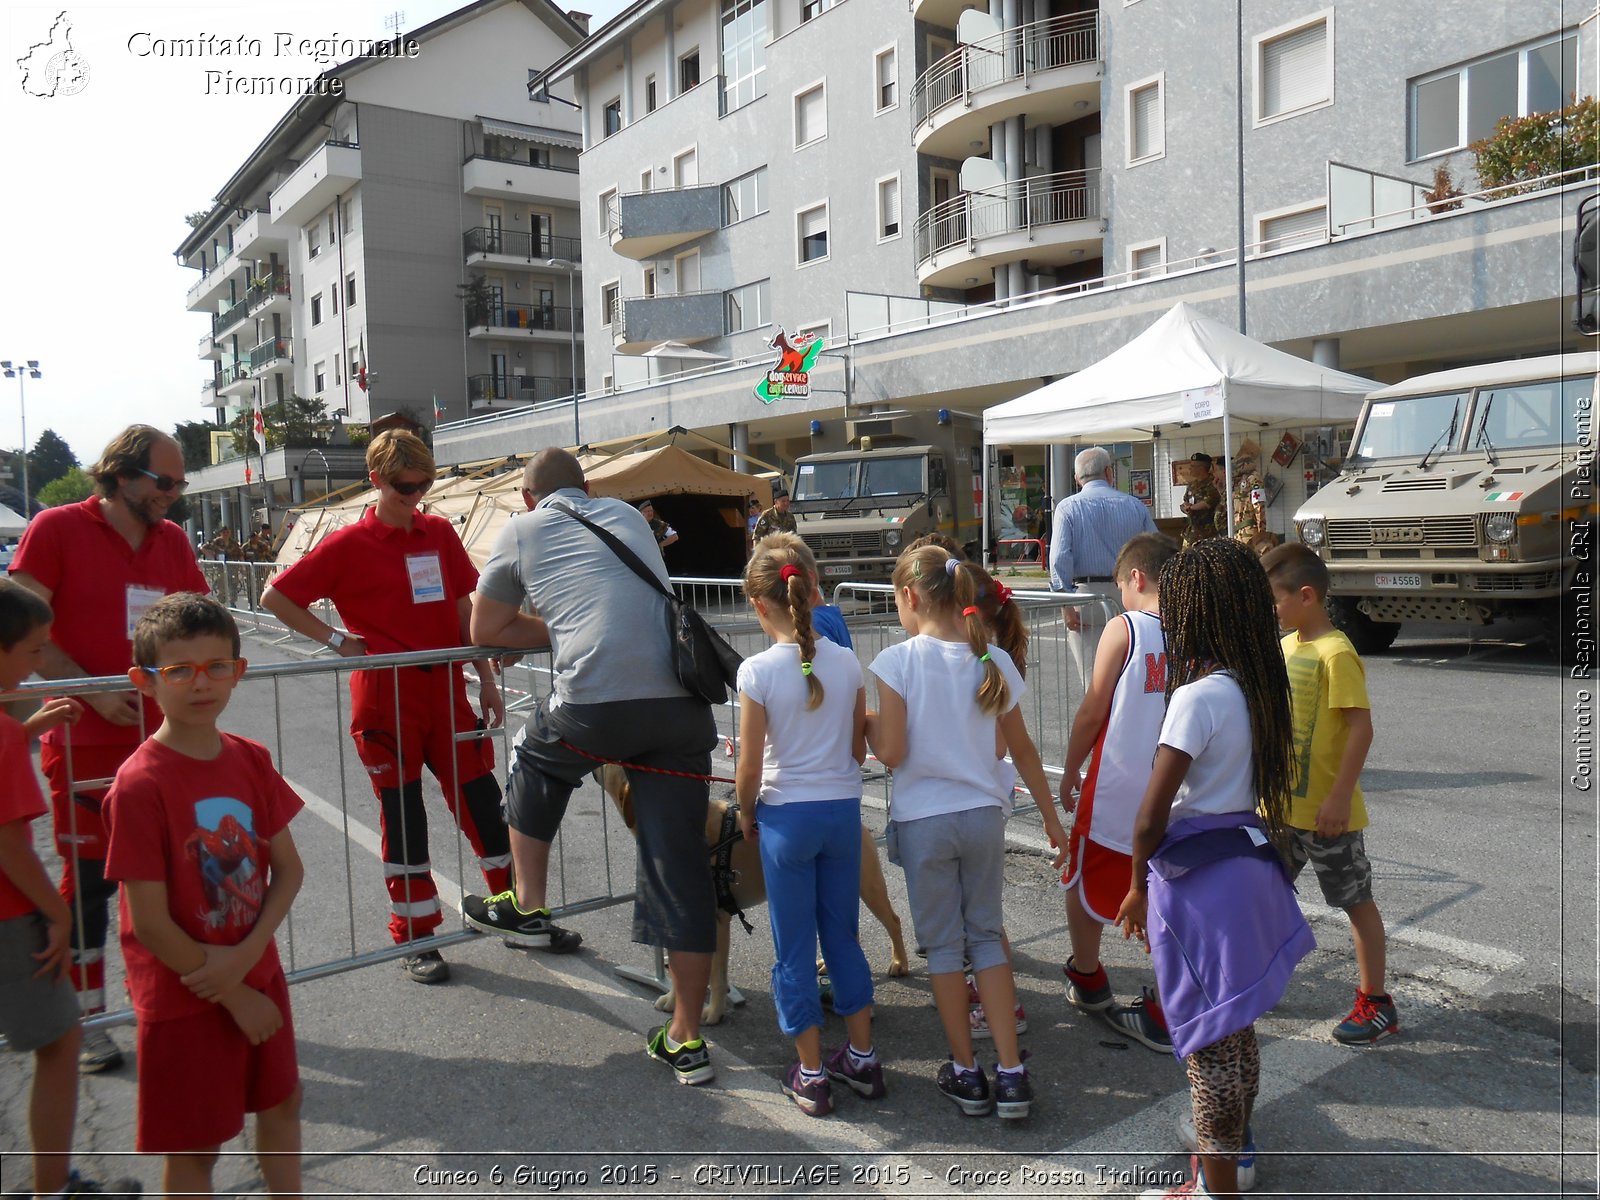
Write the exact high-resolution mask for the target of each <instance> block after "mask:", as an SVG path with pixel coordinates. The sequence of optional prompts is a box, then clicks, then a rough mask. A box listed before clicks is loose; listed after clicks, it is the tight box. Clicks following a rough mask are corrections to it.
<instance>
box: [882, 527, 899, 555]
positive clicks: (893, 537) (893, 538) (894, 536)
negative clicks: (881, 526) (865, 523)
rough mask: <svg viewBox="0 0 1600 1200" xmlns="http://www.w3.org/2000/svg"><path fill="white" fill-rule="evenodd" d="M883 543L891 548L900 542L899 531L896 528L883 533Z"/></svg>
mask: <svg viewBox="0 0 1600 1200" xmlns="http://www.w3.org/2000/svg"><path fill="white" fill-rule="evenodd" d="M883 544H884V545H885V546H887V547H889V549H891V550H893V549H894V548H895V547H896V546H898V545H899V544H900V531H899V530H898V529H891V530H888V531H887V532H886V533H885V534H884V535H883Z"/></svg>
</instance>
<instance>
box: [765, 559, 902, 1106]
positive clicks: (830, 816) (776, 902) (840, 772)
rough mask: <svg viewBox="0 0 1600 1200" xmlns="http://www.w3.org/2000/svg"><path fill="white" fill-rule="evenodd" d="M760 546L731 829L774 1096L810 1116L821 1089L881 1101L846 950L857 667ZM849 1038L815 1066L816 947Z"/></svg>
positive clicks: (855, 822) (804, 575) (799, 580)
mask: <svg viewBox="0 0 1600 1200" xmlns="http://www.w3.org/2000/svg"><path fill="white" fill-rule="evenodd" d="M797 540H798V539H788V538H785V539H782V540H780V538H779V537H777V536H774V537H772V538H763V539H762V540H761V541H760V542H757V543H756V546H755V552H754V553H753V554H752V555H751V558H750V561H749V563H747V564H746V566H745V571H744V592H745V596H746V597H747V598H748V599H749V601H750V604H751V606H752V607H753V608H754V609H755V610H756V618H757V619H758V620H759V621H760V622H761V628H762V629H764V630H765V631H766V633H767V636H768V637H770V638H771V639H772V645H771V646H770V647H768V648H767V649H766V650H763V651H762V652H761V653H760V654H757V655H754V656H753V657H751V658H747V659H745V661H744V663H743V665H741V666H740V668H739V747H740V755H739V765H738V767H737V769H736V770H735V773H734V777H735V788H736V791H737V794H738V798H739V828H740V830H741V831H742V832H743V834H744V836H745V837H746V838H747V839H753V840H754V841H755V843H756V846H757V848H758V850H759V851H760V854H761V867H762V871H763V872H764V873H765V876H766V884H767V916H768V918H769V919H770V920H771V922H772V943H773V948H774V949H775V950H776V952H777V961H776V962H775V963H774V964H773V967H772V994H773V998H774V1001H775V1002H776V1005H777V1009H778V1026H779V1028H781V1029H782V1030H783V1032H784V1033H786V1034H787V1035H788V1036H790V1037H792V1038H793V1039H794V1045H795V1052H796V1054H797V1055H798V1061H797V1062H795V1063H793V1064H791V1065H790V1066H789V1068H788V1070H787V1071H785V1072H784V1078H783V1090H784V1092H785V1094H787V1095H789V1096H791V1097H793V1099H794V1102H795V1103H796V1104H798V1105H799V1106H800V1108H801V1110H802V1111H804V1112H807V1113H809V1114H810V1115H812V1116H814V1117H821V1116H826V1115H827V1114H828V1113H829V1112H831V1111H832V1110H833V1095H832V1090H831V1088H830V1087H829V1085H828V1080H829V1079H830V1078H832V1079H835V1080H837V1081H839V1082H840V1083H842V1084H844V1085H845V1086H847V1087H849V1088H850V1089H851V1090H852V1091H854V1092H856V1093H857V1094H858V1095H861V1096H864V1097H866V1098H867V1099H869V1100H875V1099H877V1098H879V1097H881V1096H882V1095H883V1094H884V1083H883V1067H882V1065H881V1064H880V1063H879V1062H878V1056H877V1053H876V1051H875V1050H874V1049H873V1045H872V973H871V971H870V969H869V968H868V967H867V959H866V955H864V954H863V953H862V952H861V943H860V942H859V941H858V940H857V933H858V922H859V915H858V914H859V913H860V910H861V840H862V839H861V762H862V760H863V759H864V758H866V753H867V743H866V733H865V730H866V712H867V694H866V690H865V688H864V687H863V681H862V675H861V664H860V663H859V662H857V661H856V656H855V655H854V654H853V653H852V652H851V651H849V650H846V649H844V648H843V647H841V646H838V645H836V644H835V643H833V642H830V641H828V640H827V639H825V638H818V637H817V636H816V635H815V634H814V633H813V631H812V628H811V605H812V599H813V597H814V596H815V595H816V587H817V583H816V579H815V576H814V574H813V573H812V570H814V568H813V569H812V570H807V565H808V564H807V563H806V561H805V559H806V556H805V555H804V554H802V553H800V552H799V551H797V550H796V548H795V546H794V545H793V544H787V545H786V544H784V543H785V541H788V542H790V543H792V542H794V541H797ZM819 941H820V942H821V944H822V957H823V960H824V961H825V962H826V963H827V966H828V975H829V978H830V980H831V981H832V987H833V1009H834V1011H835V1012H837V1013H838V1014H839V1015H840V1016H842V1017H843V1018H844V1023H845V1028H846V1029H847V1030H848V1031H849V1035H850V1036H849V1040H848V1041H847V1042H846V1043H845V1044H844V1045H842V1046H840V1047H839V1048H838V1049H837V1050H836V1051H834V1052H833V1053H832V1054H830V1055H829V1056H828V1059H827V1062H826V1064H824V1062H823V1058H822V1002H821V997H820V991H819V988H818V985H817V967H816V949H817V944H818V942H819Z"/></svg>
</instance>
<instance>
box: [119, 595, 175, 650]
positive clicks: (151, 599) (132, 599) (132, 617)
mask: <svg viewBox="0 0 1600 1200" xmlns="http://www.w3.org/2000/svg"><path fill="white" fill-rule="evenodd" d="M165 595H166V593H165V592H164V591H162V590H161V589H160V588H151V587H141V586H140V585H139V584H137V583H130V584H129V585H128V592H127V614H128V628H127V635H128V640H129V641H132V640H133V627H134V626H135V625H137V624H138V623H139V618H140V617H142V616H144V612H145V609H147V608H149V607H150V606H151V605H152V604H154V603H155V602H156V601H157V600H159V599H161V597H163V596H165Z"/></svg>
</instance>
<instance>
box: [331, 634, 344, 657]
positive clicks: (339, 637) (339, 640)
mask: <svg viewBox="0 0 1600 1200" xmlns="http://www.w3.org/2000/svg"><path fill="white" fill-rule="evenodd" d="M344 643H345V632H344V630H342V629H335V630H334V631H333V632H332V633H330V634H329V635H328V649H330V650H332V651H333V652H334V653H335V654H341V653H343V651H344Z"/></svg>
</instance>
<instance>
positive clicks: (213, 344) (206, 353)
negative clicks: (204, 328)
mask: <svg viewBox="0 0 1600 1200" xmlns="http://www.w3.org/2000/svg"><path fill="white" fill-rule="evenodd" d="M221 356H222V347H221V346H219V345H217V339H216V336H215V335H214V334H210V333H202V334H201V335H200V357H201V358H220V357H221Z"/></svg>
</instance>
